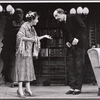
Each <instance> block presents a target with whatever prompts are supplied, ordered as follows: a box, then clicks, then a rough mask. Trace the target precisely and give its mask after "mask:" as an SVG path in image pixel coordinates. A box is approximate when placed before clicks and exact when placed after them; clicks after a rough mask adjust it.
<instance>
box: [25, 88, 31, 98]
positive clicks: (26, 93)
mask: <svg viewBox="0 0 100 100" xmlns="http://www.w3.org/2000/svg"><path fill="white" fill-rule="evenodd" d="M24 92H25V95H26V96H33V95H32V93H30V92H29V91H27V90H26V89H25V90H24Z"/></svg>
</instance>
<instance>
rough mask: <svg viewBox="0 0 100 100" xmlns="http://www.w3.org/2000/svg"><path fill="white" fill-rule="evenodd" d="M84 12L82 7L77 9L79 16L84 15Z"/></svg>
mask: <svg viewBox="0 0 100 100" xmlns="http://www.w3.org/2000/svg"><path fill="white" fill-rule="evenodd" d="M82 12H83V9H82V7H81V6H80V7H78V8H77V13H78V14H82Z"/></svg>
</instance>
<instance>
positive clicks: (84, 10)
mask: <svg viewBox="0 0 100 100" xmlns="http://www.w3.org/2000/svg"><path fill="white" fill-rule="evenodd" d="M88 13H89V9H88V8H87V7H84V9H83V14H84V15H87V14H88Z"/></svg>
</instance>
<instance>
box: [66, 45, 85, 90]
mask: <svg viewBox="0 0 100 100" xmlns="http://www.w3.org/2000/svg"><path fill="white" fill-rule="evenodd" d="M85 53H86V49H80V48H79V47H78V46H77V45H76V46H72V47H71V48H69V49H68V53H67V59H66V60H67V61H66V66H67V72H68V80H69V85H70V87H71V88H72V89H79V90H81V88H82V83H83V68H84V63H85Z"/></svg>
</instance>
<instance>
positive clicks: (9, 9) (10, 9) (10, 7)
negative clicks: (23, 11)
mask: <svg viewBox="0 0 100 100" xmlns="http://www.w3.org/2000/svg"><path fill="white" fill-rule="evenodd" d="M6 11H7V12H9V13H10V14H14V12H15V10H14V8H13V7H12V6H11V5H8V6H7V7H6Z"/></svg>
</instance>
